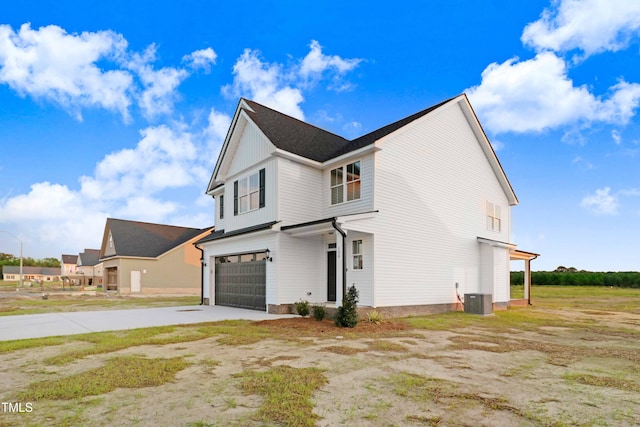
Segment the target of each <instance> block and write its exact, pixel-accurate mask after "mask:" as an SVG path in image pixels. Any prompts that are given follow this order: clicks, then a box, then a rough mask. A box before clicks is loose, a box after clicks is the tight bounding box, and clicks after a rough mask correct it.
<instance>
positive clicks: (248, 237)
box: [196, 95, 534, 315]
mask: <svg viewBox="0 0 640 427" xmlns="http://www.w3.org/2000/svg"><path fill="white" fill-rule="evenodd" d="M206 192H207V194H209V195H211V196H212V197H214V198H215V202H216V203H215V205H216V209H215V225H216V227H215V230H216V231H215V232H213V233H211V234H210V235H208V236H206V237H204V238H202V239H200V240H199V241H198V242H196V245H197V246H198V247H199V248H200V249H201V250H202V251H203V262H202V263H203V284H202V288H203V290H202V292H203V299H204V301H205V302H206V303H209V304H217V305H227V306H234V307H244V308H252V309H257V310H267V311H269V312H274V313H276V312H288V311H289V309H290V307H291V305H292V304H293V303H294V302H296V301H298V300H307V301H310V302H312V303H325V304H326V305H327V306H329V307H331V306H339V305H340V304H341V301H342V298H343V296H344V293H345V290H346V288H347V287H349V286H351V285H355V287H356V289H358V291H359V294H360V301H359V306H367V307H375V308H376V309H378V310H382V311H384V312H386V313H387V314H389V315H407V314H414V313H428V312H438V311H446V310H453V309H457V308H459V307H460V305H459V302H460V300H461V298H462V296H463V295H464V294H466V293H483V294H491V295H492V298H493V303H494V306H503V307H506V306H507V304H508V303H509V301H510V286H509V285H510V283H509V272H510V264H509V260H510V258H513V257H516V258H518V259H524V260H525V261H526V263H527V267H528V260H530V259H531V258H533V257H534V256H533V255H534V254H531V255H532V256H528V253H527V252H522V251H517V250H516V246H515V245H514V244H512V243H511V240H510V226H511V211H510V209H511V206H514V205H516V204H517V203H518V199H517V198H516V195H515V193H514V191H513V189H512V188H511V185H510V183H509V180H508V179H507V177H506V175H505V173H504V171H503V169H502V167H501V165H500V163H499V161H498V159H497V157H496V154H495V152H494V151H493V149H492V147H491V144H490V143H489V141H488V140H487V137H486V136H485V133H484V132H483V130H482V127H481V125H480V123H479V122H478V119H477V117H476V116H475V114H474V112H473V109H472V108H471V105H470V104H469V101H468V99H467V97H466V96H465V95H460V96H457V97H455V98H452V99H449V100H446V101H444V102H442V103H440V104H438V105H435V106H433V107H430V108H428V109H426V110H423V111H420V112H418V113H416V114H414V115H412V116H409V117H407V118H404V119H402V120H399V121H397V122H395V123H392V124H390V125H387V126H385V127H383V128H380V129H378V130H376V131H374V132H371V133H368V134H366V135H364V136H362V137H359V138H357V139H354V140H347V139H345V138H342V137H340V136H338V135H335V134H333V133H330V132H327V131H325V130H322V129H320V128H317V127H315V126H312V125H310V124H307V123H305V122H302V121H300V120H297V119H295V118H292V117H290V116H287V115H285V114H282V113H279V112H277V111H275V110H272V109H270V108H267V107H265V106H263V105H260V104H258V103H256V102H253V101H250V100H247V99H241V100H240V102H239V104H238V107H237V110H236V112H235V115H234V117H233V120H232V123H231V127H230V129H229V132H228V134H227V137H226V139H225V141H224V144H223V146H222V149H221V152H220V155H219V158H218V160H217V163H216V165H215V169H214V171H213V175H212V177H211V180H210V182H209V186H208V188H207V191H206Z"/></svg>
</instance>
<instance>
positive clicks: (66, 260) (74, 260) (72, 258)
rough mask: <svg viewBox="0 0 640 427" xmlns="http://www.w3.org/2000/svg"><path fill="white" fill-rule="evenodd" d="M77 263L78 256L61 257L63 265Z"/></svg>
mask: <svg viewBox="0 0 640 427" xmlns="http://www.w3.org/2000/svg"><path fill="white" fill-rule="evenodd" d="M77 262H78V255H64V254H63V255H62V263H63V264H75V263H77Z"/></svg>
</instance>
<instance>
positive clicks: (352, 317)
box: [335, 285, 358, 328]
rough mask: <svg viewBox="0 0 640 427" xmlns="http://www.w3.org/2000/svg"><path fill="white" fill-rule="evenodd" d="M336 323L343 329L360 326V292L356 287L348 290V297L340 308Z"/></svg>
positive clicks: (353, 286)
mask: <svg viewBox="0 0 640 427" xmlns="http://www.w3.org/2000/svg"><path fill="white" fill-rule="evenodd" d="M335 322H336V325H337V326H340V327H341V328H355V327H356V325H357V324H358V290H357V289H356V287H355V285H351V287H349V289H347V295H346V297H345V298H344V300H343V301H342V305H341V306H340V307H338V312H337V313H336V318H335Z"/></svg>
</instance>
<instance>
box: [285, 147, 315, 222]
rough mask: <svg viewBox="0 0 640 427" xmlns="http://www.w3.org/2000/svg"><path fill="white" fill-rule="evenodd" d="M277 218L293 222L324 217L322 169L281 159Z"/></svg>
mask: <svg viewBox="0 0 640 427" xmlns="http://www.w3.org/2000/svg"><path fill="white" fill-rule="evenodd" d="M277 162H278V188H277V192H278V219H279V220H280V221H282V225H293V224H299V223H302V222H307V221H313V220H316V219H320V218H322V202H323V200H322V196H321V195H322V194H323V192H322V171H321V170H318V169H314V168H311V167H309V166H305V165H302V164H300V163H296V162H293V161H291V160H287V159H282V158H278V159H277Z"/></svg>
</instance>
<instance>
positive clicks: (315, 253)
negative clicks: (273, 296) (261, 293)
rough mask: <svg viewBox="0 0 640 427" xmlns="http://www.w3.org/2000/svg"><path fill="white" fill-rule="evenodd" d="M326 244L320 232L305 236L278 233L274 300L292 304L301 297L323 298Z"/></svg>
mask: <svg viewBox="0 0 640 427" xmlns="http://www.w3.org/2000/svg"><path fill="white" fill-rule="evenodd" d="M325 248H326V246H325V245H324V244H323V238H322V236H321V235H318V236H310V237H305V238H297V237H291V236H290V235H288V234H286V233H280V235H279V248H278V249H279V250H278V253H279V255H278V259H276V260H275V261H274V263H277V268H278V303H279V304H293V303H294V302H296V301H299V300H301V299H303V300H307V301H309V302H312V303H316V302H317V303H320V302H325V301H326V296H325V295H326V290H327V284H326V280H323V278H324V277H326V273H325V271H326V268H327V267H326V258H325V257H326V255H325V252H326V249H325Z"/></svg>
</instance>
